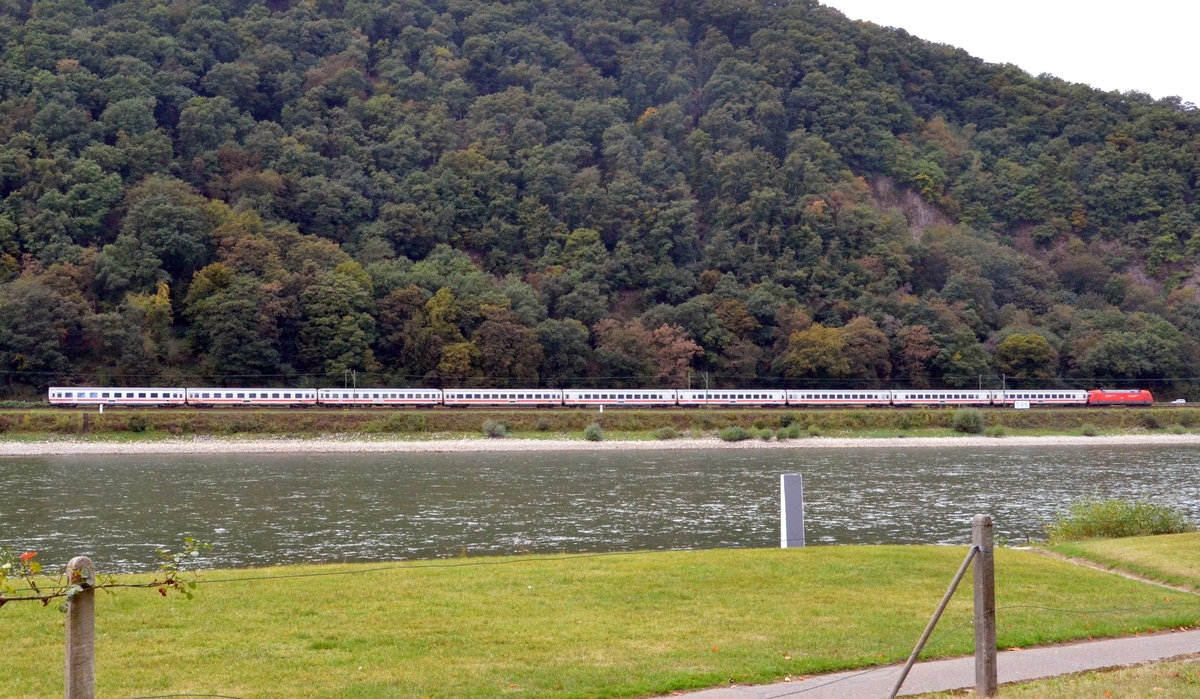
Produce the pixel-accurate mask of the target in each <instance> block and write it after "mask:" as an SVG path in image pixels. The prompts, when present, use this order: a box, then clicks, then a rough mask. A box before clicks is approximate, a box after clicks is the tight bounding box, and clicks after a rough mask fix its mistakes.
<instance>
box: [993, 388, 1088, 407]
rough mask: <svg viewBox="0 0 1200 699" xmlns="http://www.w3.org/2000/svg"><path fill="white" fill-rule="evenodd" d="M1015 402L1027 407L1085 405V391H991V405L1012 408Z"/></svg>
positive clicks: (1086, 400) (1086, 399)
mask: <svg viewBox="0 0 1200 699" xmlns="http://www.w3.org/2000/svg"><path fill="white" fill-rule="evenodd" d="M1017 401H1025V402H1028V403H1029V405H1031V406H1034V405H1087V402H1088V392H1087V391H1068V390H1065V389H1057V390H1048V391H992V404H993V405H1004V406H1008V407H1012V406H1013V405H1014V404H1015V403H1016V402H1017Z"/></svg>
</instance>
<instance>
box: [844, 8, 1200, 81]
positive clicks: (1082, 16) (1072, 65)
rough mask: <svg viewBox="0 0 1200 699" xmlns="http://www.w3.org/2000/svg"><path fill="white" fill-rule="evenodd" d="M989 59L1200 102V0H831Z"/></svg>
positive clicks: (855, 15)
mask: <svg viewBox="0 0 1200 699" xmlns="http://www.w3.org/2000/svg"><path fill="white" fill-rule="evenodd" d="M822 2H824V3H825V4H826V5H829V6H832V7H835V8H837V9H838V10H841V12H842V13H843V14H845V15H846V16H847V17H849V18H851V19H861V20H866V21H868V22H874V23H875V24H880V25H883V26H887V27H900V28H903V29H905V30H906V31H908V33H910V34H913V35H914V36H918V37H920V38H922V39H926V40H928V41H933V42H937V43H941V44H951V45H953V46H957V47H959V48H962V49H964V50H965V51H966V52H967V53H970V54H971V55H973V56H977V57H979V58H982V59H983V60H985V61H988V62H989V63H1013V64H1015V65H1017V66H1020V67H1021V68H1022V69H1023V70H1025V71H1027V72H1029V73H1032V74H1033V75H1040V74H1042V73H1049V74H1051V75H1054V76H1055V77H1058V78H1062V79H1063V80H1067V81H1070V82H1079V83H1086V84H1088V85H1091V86H1092V87H1096V88H1100V89H1102V90H1117V91H1120V92H1126V91H1129V90H1134V91H1137V92H1144V93H1147V94H1149V95H1151V96H1153V97H1168V96H1177V97H1181V98H1182V99H1183V101H1185V102H1192V103H1193V104H1196V105H1200V70H1197V66H1196V62H1197V61H1196V56H1197V51H1196V47H1195V34H1196V31H1197V26H1198V25H1200V3H1198V2H1195V0H1139V1H1135V2H1129V1H1128V0H1126V1H1125V2H1114V1H1113V0H910V1H907V2H906V1H904V0H822Z"/></svg>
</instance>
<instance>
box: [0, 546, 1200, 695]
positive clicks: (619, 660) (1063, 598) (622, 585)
mask: <svg viewBox="0 0 1200 699" xmlns="http://www.w3.org/2000/svg"><path fill="white" fill-rule="evenodd" d="M963 555H964V548H963V547H944V546H926V547H917V546H910V547H901V546H854V547H849V546H843V547H812V548H807V549H790V550H717V551H696V552H669V553H651V554H622V555H615V556H602V557H590V558H587V557H585V558H580V557H569V556H556V557H547V558H540V557H539V558H525V559H459V560H452V561H441V562H437V563H435V562H432V561H430V562H424V563H420V562H418V563H411V564H405V565H400V566H398V567H395V568H391V569H389V570H377V571H374V572H362V573H361V574H357V575H346V576H323V577H307V578H304V577H301V578H289V579H277V580H260V581H247V582H216V580H218V579H222V578H231V577H270V576H275V575H282V574H297V573H311V572H320V573H336V572H342V571H346V572H351V571H364V570H365V569H366V568H368V567H369V566H362V565H357V566H356V565H328V566H301V567H292V568H282V569H261V570H252V571H213V572H210V573H207V574H206V575H205V578H207V579H209V580H212V581H214V582H211V583H208V584H203V585H201V586H200V589H199V593H198V594H197V596H196V598H195V599H194V600H192V601H190V602H189V601H186V600H183V599H182V598H179V597H174V596H173V597H170V598H167V599H164V598H161V597H159V596H158V595H156V594H153V592H151V591H147V590H128V589H126V590H119V591H118V592H117V593H116V594H114V595H103V594H102V595H100V596H99V598H98V599H97V626H98V633H99V636H98V641H97V645H98V669H97V686H98V692H99V694H100V695H102V696H133V695H161V694H171V693H183V692H188V693H206V694H224V695H232V696H240V697H294V696H314V697H333V696H337V697H380V696H389V697H391V696H414V697H415V696H437V697H451V696H455V697H457V696H472V697H490V696H496V697H498V696H512V695H520V696H536V697H634V696H645V695H650V694H654V693H662V692H668V691H671V690H676V689H684V688H695V687H704V686H713V685H721V684H725V683H727V682H729V681H731V680H732V681H736V682H764V681H772V680H779V679H781V678H783V677H785V676H788V675H791V676H798V675H806V674H810V673H816V672H823V671H827V670H835V669H841V668H852V667H864V666H871V665H875V664H882V663H887V662H894V661H897V660H900V659H902V658H904V657H905V656H906V654H907V653H908V652H909V651H910V649H911V647H912V644H913V643H914V642H915V640H916V638H917V636H918V635H919V634H920V632H921V629H922V627H923V626H924V624H925V623H926V621H927V620H928V617H929V615H930V613H931V612H932V610H933V608H934V607H935V606H936V604H937V601H938V599H939V598H940V596H941V594H942V592H943V591H944V589H945V586H946V584H947V583H948V581H949V579H950V577H951V576H952V575H953V572H954V570H955V569H956V567H957V566H958V564H959V563H960V561H961V559H962V556H963ZM996 558H997V595H998V605H999V610H998V619H999V644H1000V646H1001V647H1012V646H1026V645H1033V644H1040V643H1049V642H1054V641H1059V640H1064V639H1071V638H1081V637H1095V636H1106V635H1119V634H1128V633H1131V632H1142V631H1147V630H1151V629H1164V628H1172V627H1180V626H1185V625H1194V624H1197V623H1200V600H1197V598H1196V596H1195V595H1189V594H1185V593H1177V592H1173V591H1169V590H1163V589H1161V588H1157V587H1153V586H1150V585H1146V584H1144V583H1139V582H1136V581H1132V580H1125V579H1120V578H1114V577H1113V576H1112V575H1109V574H1107V573H1103V572H1101V571H1095V570H1090V569H1080V568H1079V567H1077V566H1074V565H1071V564H1069V563H1066V562H1062V561H1056V560H1049V559H1046V558H1045V557H1044V556H1040V555H1038V554H1036V553H1033V552H1027V551H1015V550H1006V549H1001V550H998V551H997V556H996ZM505 561H514V562H512V563H504V562H505ZM456 564H458V565H456ZM461 564H467V565H461ZM970 599H971V595H970V589H969V585H968V586H965V588H964V589H961V590H960V591H959V593H958V595H957V596H956V598H955V600H954V601H953V603H952V605H951V608H950V610H949V612H948V614H947V616H946V617H945V618H944V619H943V620H942V622H941V624H940V627H939V631H938V633H937V634H936V635H935V637H934V640H933V642H932V644H931V646H930V649H929V650H930V655H957V654H965V653H969V652H970V651H971V642H972V639H971V630H970V624H969V618H970ZM1061 610H1093V611H1088V612H1072V611H1061ZM1095 610H1111V611H1095ZM0 628H3V632H4V636H5V639H6V641H7V642H6V644H5V658H4V667H5V671H4V673H3V677H0V695H3V696H6V697H50V696H55V695H57V694H60V693H61V681H62V680H61V678H62V669H61V668H62V638H61V629H62V617H61V616H60V615H59V614H58V613H57V612H54V611H51V610H48V609H43V608H41V607H38V606H37V605H33V604H29V603H22V604H16V603H14V604H9V605H5V607H4V608H3V609H2V610H0Z"/></svg>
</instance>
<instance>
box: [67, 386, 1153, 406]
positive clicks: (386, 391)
mask: <svg viewBox="0 0 1200 699" xmlns="http://www.w3.org/2000/svg"><path fill="white" fill-rule="evenodd" d="M48 400H49V402H50V404H51V405H58V406H96V405H107V406H138V405H144V406H155V407H171V406H192V407H197V408H207V407H216V406H223V405H224V406H250V407H253V406H276V407H305V406H325V407H346V406H363V407H370V406H380V407H387V406H392V407H433V406H439V405H440V406H445V407H449V408H467V407H472V406H480V407H491V408H501V407H530V408H551V407H576V408H581V407H594V406H605V407H647V408H666V407H676V406H678V407H683V408H692V407H703V406H750V407H761V408H767V407H795V408H821V407H896V408H904V407H917V406H996V407H1026V406H1028V407H1034V406H1052V405H1063V406H1111V405H1130V406H1135V405H1141V406H1145V405H1153V403H1154V397H1153V396H1152V395H1150V392H1149V391H1146V390H1141V389H1129V390H1100V391H1080V390H1065V389H1051V390H1044V391H1031V390H1011V391H1009V390H1003V391H997V390H950V391H947V390H937V391H935V390H931V389H909V390H898V391H890V390H867V389H852V388H844V389H825V390H768V389H755V388H746V389H733V388H716V389H678V390H676V389H669V388H641V389H635V388H613V389H599V388H568V389H557V388H447V389H440V388H320V389H314V388H138V387H95V386H88V387H84V386H77V387H65V386H64V387H52V388H51V389H50V391H49V395H48Z"/></svg>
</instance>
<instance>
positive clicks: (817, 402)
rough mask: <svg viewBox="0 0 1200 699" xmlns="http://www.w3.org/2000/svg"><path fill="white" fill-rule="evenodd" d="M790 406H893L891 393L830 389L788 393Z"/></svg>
mask: <svg viewBox="0 0 1200 699" xmlns="http://www.w3.org/2000/svg"><path fill="white" fill-rule="evenodd" d="M787 402H788V405H793V406H796V407H800V408H819V407H821V406H833V407H836V406H839V405H844V406H856V405H884V406H886V405H891V402H892V392H891V391H868V390H862V389H836V390H834V389H830V390H816V391H788V392H787Z"/></svg>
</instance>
